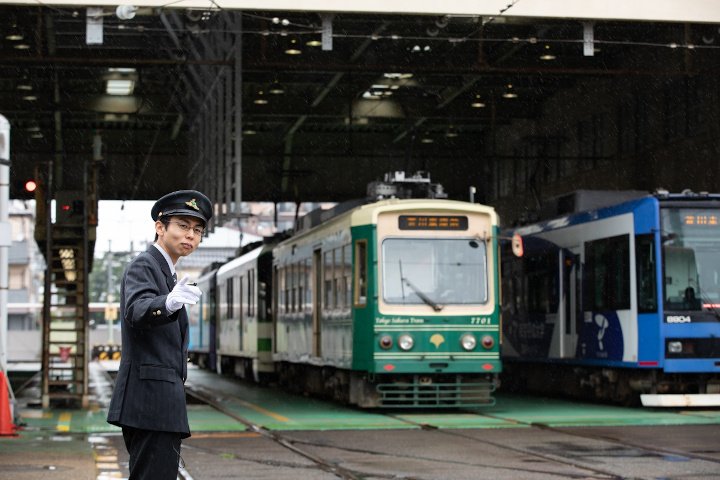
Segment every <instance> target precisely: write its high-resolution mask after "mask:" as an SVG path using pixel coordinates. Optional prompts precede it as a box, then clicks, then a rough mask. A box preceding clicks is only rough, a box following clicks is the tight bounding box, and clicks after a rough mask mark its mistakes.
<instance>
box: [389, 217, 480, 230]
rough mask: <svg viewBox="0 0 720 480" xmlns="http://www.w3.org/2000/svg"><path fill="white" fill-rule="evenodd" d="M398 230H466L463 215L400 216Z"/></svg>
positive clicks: (466, 220)
mask: <svg viewBox="0 0 720 480" xmlns="http://www.w3.org/2000/svg"><path fill="white" fill-rule="evenodd" d="M398 228H400V230H467V229H468V217H466V216H465V215H400V217H398Z"/></svg>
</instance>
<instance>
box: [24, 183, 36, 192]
mask: <svg viewBox="0 0 720 480" xmlns="http://www.w3.org/2000/svg"><path fill="white" fill-rule="evenodd" d="M36 189H37V183H36V182H35V180H28V181H27V182H25V191H26V192H30V193H32V192H34V191H35V190H36Z"/></svg>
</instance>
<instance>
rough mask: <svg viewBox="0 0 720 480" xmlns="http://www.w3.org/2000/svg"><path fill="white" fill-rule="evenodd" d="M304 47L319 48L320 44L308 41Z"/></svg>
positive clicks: (315, 41)
mask: <svg viewBox="0 0 720 480" xmlns="http://www.w3.org/2000/svg"><path fill="white" fill-rule="evenodd" d="M305 45H307V46H308V47H320V46H322V42H321V41H320V40H314V39H313V40H308V41H307V42H306V43H305Z"/></svg>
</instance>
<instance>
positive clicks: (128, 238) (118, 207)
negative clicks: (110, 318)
mask: <svg viewBox="0 0 720 480" xmlns="http://www.w3.org/2000/svg"><path fill="white" fill-rule="evenodd" d="M154 203H155V202H154V201H152V200H146V201H141V200H135V201H128V202H122V201H120V200H100V201H99V202H98V226H97V230H96V240H95V256H96V257H97V256H103V255H104V253H105V252H107V251H110V252H128V251H130V250H131V242H133V243H134V246H133V248H132V250H134V251H136V252H137V251H140V250H144V249H145V244H146V242H152V241H153V240H155V222H153V220H152V218H150V209H151V208H152V206H153V204H154ZM260 238H261V237H257V236H255V235H251V234H248V233H246V234H244V235H243V237H242V243H243V245H244V244H246V243H249V242H254V241H256V240H259V239H260ZM240 241H241V239H240V235H239V232H238V231H237V230H232V229H229V228H221V227H215V229H214V231H213V232H212V233H211V234H210V236H209V237H203V239H202V245H204V246H208V247H238V246H239V245H240Z"/></svg>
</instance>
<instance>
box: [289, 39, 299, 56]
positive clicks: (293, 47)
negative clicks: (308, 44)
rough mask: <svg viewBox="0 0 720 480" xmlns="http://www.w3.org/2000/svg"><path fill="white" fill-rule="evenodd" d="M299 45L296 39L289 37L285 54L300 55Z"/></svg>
mask: <svg viewBox="0 0 720 480" xmlns="http://www.w3.org/2000/svg"><path fill="white" fill-rule="evenodd" d="M299 47H300V45H299V44H298V41H297V40H296V39H294V38H292V39H290V45H289V46H288V48H286V49H285V53H286V54H287V55H300V54H301V53H302V50H300V48H299Z"/></svg>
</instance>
